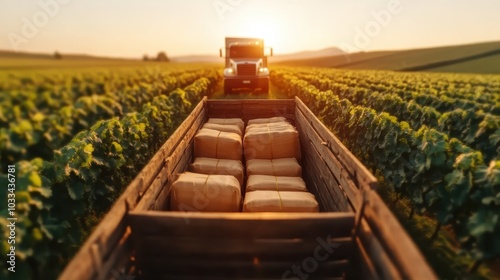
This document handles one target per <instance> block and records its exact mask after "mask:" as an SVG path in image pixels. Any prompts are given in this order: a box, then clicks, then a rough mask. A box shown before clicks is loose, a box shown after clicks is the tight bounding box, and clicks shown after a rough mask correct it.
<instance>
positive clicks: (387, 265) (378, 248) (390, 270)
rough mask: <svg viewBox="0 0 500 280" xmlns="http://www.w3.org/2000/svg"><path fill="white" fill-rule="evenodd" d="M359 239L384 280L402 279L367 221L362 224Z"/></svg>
mask: <svg viewBox="0 0 500 280" xmlns="http://www.w3.org/2000/svg"><path fill="white" fill-rule="evenodd" d="M358 238H359V240H360V241H361V244H359V245H360V246H362V247H363V249H364V250H365V252H366V253H367V254H368V256H369V257H370V259H371V261H372V264H373V266H374V267H375V269H376V270H377V272H378V274H379V275H380V277H381V278H382V279H402V277H401V274H400V273H399V271H398V269H397V268H396V266H395V265H394V263H393V262H392V260H391V259H390V258H389V256H388V254H387V252H385V250H384V248H383V247H382V245H381V244H380V242H379V240H378V239H377V238H376V237H375V236H374V235H373V233H372V231H371V229H370V227H369V226H368V223H367V222H366V220H363V221H362V222H361V228H360V232H359V235H358Z"/></svg>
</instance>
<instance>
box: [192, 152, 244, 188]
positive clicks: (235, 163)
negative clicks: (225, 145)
mask: <svg viewBox="0 0 500 280" xmlns="http://www.w3.org/2000/svg"><path fill="white" fill-rule="evenodd" d="M189 171H191V172H195V173H200V174H210V175H232V176H234V177H236V179H238V181H239V182H240V186H243V176H244V174H245V170H244V168H243V164H242V163H241V161H239V160H231V159H216V158H204V157H200V158H196V159H195V160H194V162H193V163H192V164H191V165H190V166H189Z"/></svg>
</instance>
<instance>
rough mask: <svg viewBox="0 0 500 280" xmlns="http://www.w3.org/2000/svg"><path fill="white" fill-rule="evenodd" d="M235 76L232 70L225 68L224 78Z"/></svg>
mask: <svg viewBox="0 0 500 280" xmlns="http://www.w3.org/2000/svg"><path fill="white" fill-rule="evenodd" d="M234 74H235V72H234V69H233V68H226V69H224V76H233V75H234Z"/></svg>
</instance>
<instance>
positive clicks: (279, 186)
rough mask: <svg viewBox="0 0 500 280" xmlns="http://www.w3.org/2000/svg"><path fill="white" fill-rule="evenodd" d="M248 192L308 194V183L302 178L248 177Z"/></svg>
mask: <svg viewBox="0 0 500 280" xmlns="http://www.w3.org/2000/svg"><path fill="white" fill-rule="evenodd" d="M246 191H247V193H248V192H252V191H296V192H307V187H306V182H304V180H303V179H302V178H300V177H282V176H269V175H250V176H248V180H247V186H246Z"/></svg>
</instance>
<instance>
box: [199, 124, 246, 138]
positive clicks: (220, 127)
mask: <svg viewBox="0 0 500 280" xmlns="http://www.w3.org/2000/svg"><path fill="white" fill-rule="evenodd" d="M203 128H208V129H213V130H217V131H223V132H232V133H236V134H238V135H239V136H240V137H243V131H242V130H241V128H240V127H239V126H238V125H236V124H218V123H205V124H204V125H203Z"/></svg>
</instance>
